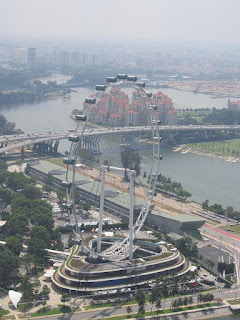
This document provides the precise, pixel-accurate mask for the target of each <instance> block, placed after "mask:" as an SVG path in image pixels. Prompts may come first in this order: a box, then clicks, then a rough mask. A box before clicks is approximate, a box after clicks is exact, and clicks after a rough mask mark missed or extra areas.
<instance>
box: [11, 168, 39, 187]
mask: <svg viewBox="0 0 240 320" xmlns="http://www.w3.org/2000/svg"><path fill="white" fill-rule="evenodd" d="M35 184H36V182H35V181H34V180H33V179H32V178H27V177H25V176H24V174H23V173H20V172H9V173H8V179H7V186H8V187H9V188H10V189H12V190H14V191H17V190H20V189H25V187H26V186H27V185H31V186H34V185H35Z"/></svg>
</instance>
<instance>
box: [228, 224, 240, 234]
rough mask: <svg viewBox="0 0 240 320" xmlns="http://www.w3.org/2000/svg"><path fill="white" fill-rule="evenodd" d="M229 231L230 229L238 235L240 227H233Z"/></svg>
mask: <svg viewBox="0 0 240 320" xmlns="http://www.w3.org/2000/svg"><path fill="white" fill-rule="evenodd" d="M227 229H230V230H232V231H234V232H236V233H238V234H240V225H236V226H232V227H228V228H227Z"/></svg>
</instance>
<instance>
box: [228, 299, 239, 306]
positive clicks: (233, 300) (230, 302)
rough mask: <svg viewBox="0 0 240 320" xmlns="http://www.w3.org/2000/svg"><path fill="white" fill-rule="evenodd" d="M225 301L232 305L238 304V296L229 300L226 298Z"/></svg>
mask: <svg viewBox="0 0 240 320" xmlns="http://www.w3.org/2000/svg"><path fill="white" fill-rule="evenodd" d="M227 302H228V303H229V304H231V305H232V306H234V305H238V304H240V298H239V299H236V300H235V299H231V300H227Z"/></svg>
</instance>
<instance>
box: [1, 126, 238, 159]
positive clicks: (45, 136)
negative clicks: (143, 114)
mask: <svg viewBox="0 0 240 320" xmlns="http://www.w3.org/2000/svg"><path fill="white" fill-rule="evenodd" d="M239 129H240V126H239V125H228V126H226V125H199V126H196V125H195V126H193V125H182V126H180V125H175V126H165V125H164V126H159V131H160V132H164V131H165V132H166V131H167V132H176V131H224V130H226V131H229V130H239ZM144 131H151V127H150V126H136V127H114V128H97V129H86V130H85V132H84V136H96V135H98V136H100V135H106V134H116V133H129V132H131V133H132V132H144ZM81 132H82V131H81V130H79V132H78V133H77V134H79V135H81ZM73 133H74V130H72V129H70V130H65V131H56V132H45V133H39V134H20V135H8V136H0V144H2V143H3V144H5V143H9V142H16V144H13V145H10V146H5V147H2V148H0V153H4V152H6V151H10V150H12V149H13V148H20V147H23V146H27V145H33V144H35V143H41V142H46V141H53V140H61V139H67V138H68V136H69V135H71V134H73Z"/></svg>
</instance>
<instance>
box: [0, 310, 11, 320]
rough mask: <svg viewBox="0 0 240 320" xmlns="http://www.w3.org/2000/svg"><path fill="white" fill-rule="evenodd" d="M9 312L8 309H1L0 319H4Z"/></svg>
mask: <svg viewBox="0 0 240 320" xmlns="http://www.w3.org/2000/svg"><path fill="white" fill-rule="evenodd" d="M7 314H9V311H8V310H4V309H0V319H2V317H3V316H6V315H7Z"/></svg>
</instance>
